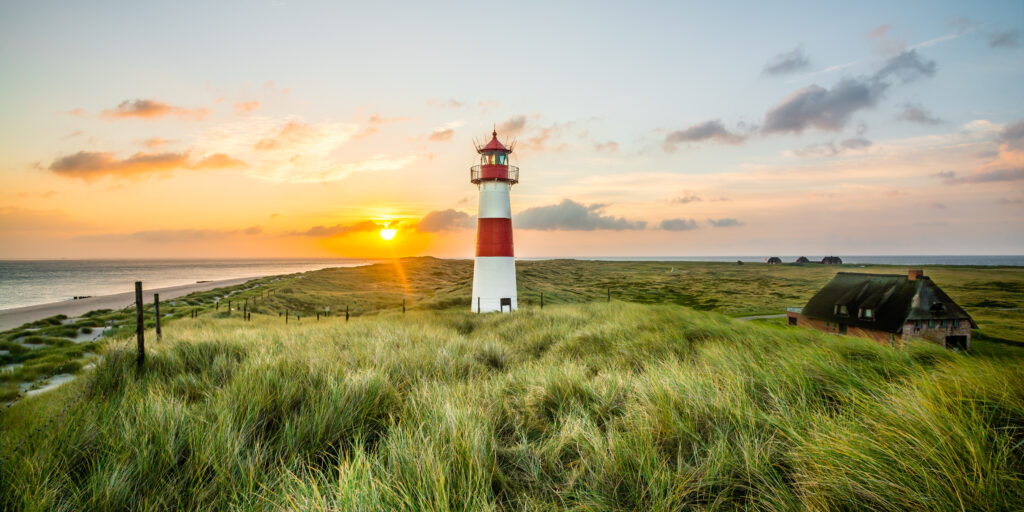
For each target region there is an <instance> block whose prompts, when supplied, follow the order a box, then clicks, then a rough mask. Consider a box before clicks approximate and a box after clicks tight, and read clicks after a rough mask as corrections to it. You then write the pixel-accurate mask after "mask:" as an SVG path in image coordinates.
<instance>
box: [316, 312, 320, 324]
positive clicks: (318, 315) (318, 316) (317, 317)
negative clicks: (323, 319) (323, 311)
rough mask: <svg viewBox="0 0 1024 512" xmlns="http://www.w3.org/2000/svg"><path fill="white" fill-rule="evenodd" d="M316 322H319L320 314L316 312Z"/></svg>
mask: <svg viewBox="0 0 1024 512" xmlns="http://www.w3.org/2000/svg"><path fill="white" fill-rule="evenodd" d="M316 321H317V322H319V321H320V312H319V311H317V312H316Z"/></svg>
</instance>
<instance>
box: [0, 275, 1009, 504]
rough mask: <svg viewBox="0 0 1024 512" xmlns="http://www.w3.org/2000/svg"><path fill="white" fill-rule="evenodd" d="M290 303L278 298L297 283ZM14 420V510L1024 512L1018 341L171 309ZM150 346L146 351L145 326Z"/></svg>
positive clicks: (658, 323) (563, 314)
mask: <svg viewBox="0 0 1024 512" xmlns="http://www.w3.org/2000/svg"><path fill="white" fill-rule="evenodd" d="M282 293H285V292H282ZM172 325H173V329H167V330H166V331H165V335H164V341H163V342H162V343H159V344H156V343H151V344H150V347H151V351H150V353H149V356H148V359H147V363H146V367H145V369H144V370H143V371H142V372H141V373H140V374H137V373H136V370H135V363H134V353H133V348H132V346H131V344H130V343H129V342H127V341H122V342H117V341H114V342H111V343H110V344H109V345H108V351H107V352H106V355H105V358H104V359H103V361H102V362H101V363H100V365H99V366H98V367H97V368H96V369H94V370H90V371H87V372H85V373H84V374H83V375H82V377H81V378H79V379H76V381H75V382H73V383H71V384H68V385H65V386H64V387H62V388H60V389H59V390H58V391H55V392H51V393H50V394H49V396H46V395H44V396H40V397H32V398H29V399H26V400H25V401H23V402H21V403H19V404H17V405H16V406H15V407H14V408H12V409H11V410H9V411H8V412H6V413H4V414H3V415H0V431H2V432H3V433H4V435H3V436H0V457H7V456H11V454H10V453H9V449H10V447H11V446H12V445H13V444H14V443H18V442H20V441H21V440H22V436H24V435H25V434H26V433H27V432H30V431H31V430H32V429H33V428H34V427H35V426H37V425H40V424H42V423H43V422H44V421H45V420H46V419H47V418H49V417H50V416H51V415H52V414H54V413H56V412H57V411H58V410H60V409H61V408H62V407H64V406H65V405H66V401H67V400H69V398H70V397H73V396H74V395H77V394H78V393H80V392H82V391H83V390H85V393H84V398H83V399H82V400H81V401H79V402H74V403H71V404H70V408H69V412H68V413H67V415H66V417H65V419H64V420H62V421H60V422H56V423H55V424H54V425H53V426H52V427H50V428H49V429H48V430H47V431H46V432H45V433H44V434H43V435H42V436H41V437H40V438H39V439H35V440H33V441H30V442H29V444H28V445H27V446H26V447H25V448H23V449H22V450H21V451H20V452H19V453H17V454H14V455H13V457H12V458H11V459H10V460H9V461H8V462H7V463H5V464H0V509H5V510H125V509H129V510H179V509H188V510H410V511H412V510H415V511H422V510H467V511H468V510H568V509H587V510H678V509H690V508H693V509H724V510H733V509H754V510H794V509H809V510H892V511H896V510H966V509H970V510H1013V509H1019V507H1020V504H1021V503H1024V481H1022V474H1024V369H1022V366H1021V364H1020V362H1021V360H1020V359H1019V358H1017V357H1015V356H1014V355H1013V353H1012V352H1006V353H994V354H992V355H961V354H957V353H954V352H950V351H946V350H943V349H941V348H938V347H936V346H933V345H929V344H917V343H911V344H909V345H908V347H906V348H905V349H903V350H893V349H891V348H889V347H884V346H880V345H878V344H875V343H873V342H870V341H867V340H860V339H855V338H846V337H836V336H828V335H823V334H820V333H817V332H814V331H809V330H803V329H794V328H786V327H775V326H771V325H756V324H752V323H742V322H737V321H734V320H731V319H729V318H727V317H725V316H721V315H718V314H713V313H702V312H698V311H694V310H691V309H687V308H681V307H678V306H670V305H640V304H630V303H623V302H612V303H611V304H601V303H595V304H583V305H579V304H577V305H558V306H554V307H548V308H545V309H544V310H543V311H540V310H538V309H536V308H524V309H523V310H521V311H519V312H517V313H516V314H513V315H497V314H494V315H483V316H480V315H473V314H470V313H469V312H467V311H462V310H461V309H460V310H458V311H415V310H414V311H411V312H410V313H408V314H406V315H402V314H401V313H384V314H380V315H374V316H364V317H357V318H354V319H353V320H352V321H351V322H347V323H346V322H345V321H344V319H342V318H338V317H334V318H331V319H324V320H321V321H319V322H316V321H308V320H307V319H305V318H304V319H303V321H302V323H301V324H296V323H294V322H293V323H291V324H289V325H284V324H283V323H282V322H281V321H280V320H279V319H278V317H277V316H276V314H275V315H260V314H256V315H254V317H253V321H252V322H242V321H241V320H240V319H219V318H214V317H213V316H212V315H208V316H204V317H201V318H199V319H190V318H184V319H180V320H177V321H176V322H175V323H174V324H172ZM149 339H152V338H149Z"/></svg>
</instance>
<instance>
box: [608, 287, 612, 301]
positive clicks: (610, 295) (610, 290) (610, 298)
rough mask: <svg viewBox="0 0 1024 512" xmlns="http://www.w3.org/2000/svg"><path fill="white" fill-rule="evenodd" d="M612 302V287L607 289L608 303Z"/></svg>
mask: <svg viewBox="0 0 1024 512" xmlns="http://www.w3.org/2000/svg"><path fill="white" fill-rule="evenodd" d="M611 301H612V287H611V286H609V287H608V302H611Z"/></svg>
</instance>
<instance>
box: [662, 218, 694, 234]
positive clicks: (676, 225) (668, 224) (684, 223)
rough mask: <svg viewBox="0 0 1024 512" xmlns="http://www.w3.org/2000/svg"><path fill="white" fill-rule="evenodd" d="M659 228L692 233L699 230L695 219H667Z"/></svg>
mask: <svg viewBox="0 0 1024 512" xmlns="http://www.w3.org/2000/svg"><path fill="white" fill-rule="evenodd" d="M658 228H660V229H663V230H665V231H690V230H693V229H697V221H696V220H694V219H665V220H663V221H661V223H660V224H658Z"/></svg>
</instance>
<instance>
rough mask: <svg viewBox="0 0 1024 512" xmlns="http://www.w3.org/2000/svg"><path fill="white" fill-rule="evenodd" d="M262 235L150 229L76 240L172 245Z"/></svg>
mask: <svg viewBox="0 0 1024 512" xmlns="http://www.w3.org/2000/svg"><path fill="white" fill-rule="evenodd" d="M261 233H263V228H261V227H260V226H250V227H247V228H243V229H152V230H145V231H136V232H134V233H110V234H102V235H84V236H80V237H78V240H82V241H85V242H103V243H108V242H123V241H133V242H143V243H150V244H172V243H182V242H191V241H197V240H222V239H225V238H230V237H234V236H239V235H243V236H255V235H259V234H261Z"/></svg>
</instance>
